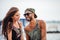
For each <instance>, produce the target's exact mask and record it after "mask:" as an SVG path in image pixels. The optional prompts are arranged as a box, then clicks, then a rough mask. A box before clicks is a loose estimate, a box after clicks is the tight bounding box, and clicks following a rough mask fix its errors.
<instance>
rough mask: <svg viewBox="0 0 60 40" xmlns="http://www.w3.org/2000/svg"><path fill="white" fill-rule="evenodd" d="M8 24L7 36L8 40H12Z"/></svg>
mask: <svg viewBox="0 0 60 40" xmlns="http://www.w3.org/2000/svg"><path fill="white" fill-rule="evenodd" d="M9 25H10V22H9V23H8V28H7V36H8V40H12V30H11V29H9Z"/></svg>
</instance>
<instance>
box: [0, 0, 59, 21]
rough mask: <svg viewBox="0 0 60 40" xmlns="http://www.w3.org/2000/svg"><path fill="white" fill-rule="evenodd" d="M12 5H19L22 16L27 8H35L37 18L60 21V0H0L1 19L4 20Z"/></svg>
mask: <svg viewBox="0 0 60 40" xmlns="http://www.w3.org/2000/svg"><path fill="white" fill-rule="evenodd" d="M11 7H18V8H19V10H20V14H21V15H20V18H25V17H24V16H23V14H24V11H25V9H26V8H34V9H35V13H36V15H37V16H38V18H37V19H42V20H46V21H51V20H55V21H60V0H0V20H3V18H4V17H5V15H6V13H7V12H8V10H9V9H10V8H11Z"/></svg>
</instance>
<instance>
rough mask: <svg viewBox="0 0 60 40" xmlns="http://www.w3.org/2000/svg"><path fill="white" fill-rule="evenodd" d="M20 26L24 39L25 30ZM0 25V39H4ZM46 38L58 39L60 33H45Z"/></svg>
mask: <svg viewBox="0 0 60 40" xmlns="http://www.w3.org/2000/svg"><path fill="white" fill-rule="evenodd" d="M23 29H24V28H22V32H23V33H24V39H25V40H26V36H25V32H24V30H23ZM1 30H2V28H1V26H0V40H6V39H5V38H4V36H3V35H2V34H1ZM46 38H47V40H60V33H47V35H46Z"/></svg>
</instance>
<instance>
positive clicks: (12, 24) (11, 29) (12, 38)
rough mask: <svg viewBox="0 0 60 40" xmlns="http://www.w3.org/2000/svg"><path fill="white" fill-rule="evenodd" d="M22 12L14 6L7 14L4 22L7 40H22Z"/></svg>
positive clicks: (3, 30) (4, 32) (3, 28)
mask: <svg viewBox="0 0 60 40" xmlns="http://www.w3.org/2000/svg"><path fill="white" fill-rule="evenodd" d="M19 19H20V13H19V9H18V8H16V7H12V8H11V9H10V10H9V11H8V12H7V14H6V16H5V18H4V19H3V22H2V33H3V34H4V36H5V37H6V39H7V40H22V39H21V26H22V23H21V22H20V23H19Z"/></svg>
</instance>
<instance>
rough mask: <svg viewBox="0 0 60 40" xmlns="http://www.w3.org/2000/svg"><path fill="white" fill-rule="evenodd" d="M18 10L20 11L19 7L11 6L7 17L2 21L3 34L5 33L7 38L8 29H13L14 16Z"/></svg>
mask: <svg viewBox="0 0 60 40" xmlns="http://www.w3.org/2000/svg"><path fill="white" fill-rule="evenodd" d="M17 11H19V9H18V8H17V7H12V8H10V10H9V11H8V12H7V14H6V16H5V18H4V19H3V21H2V34H4V36H5V37H6V38H8V35H7V30H11V29H12V23H13V19H12V16H14V14H15V13H16V12H17Z"/></svg>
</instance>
